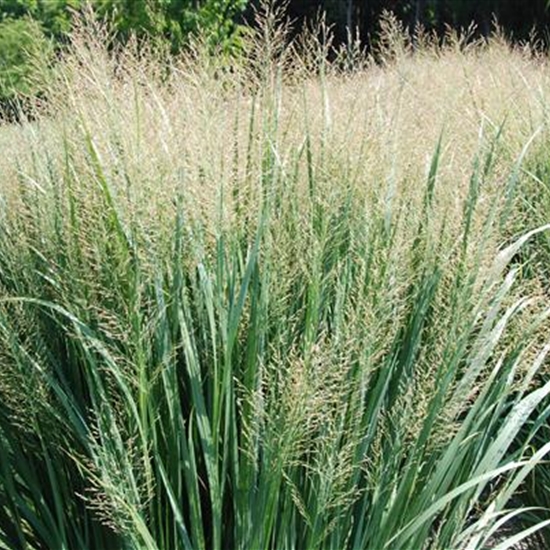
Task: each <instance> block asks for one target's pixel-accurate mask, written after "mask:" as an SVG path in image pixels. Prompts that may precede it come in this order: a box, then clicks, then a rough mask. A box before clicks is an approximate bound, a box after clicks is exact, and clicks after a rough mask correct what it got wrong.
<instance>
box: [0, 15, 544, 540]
mask: <svg viewBox="0 0 550 550" xmlns="http://www.w3.org/2000/svg"><path fill="white" fill-rule="evenodd" d="M262 17H263V23H262V26H260V27H259V28H260V29H261V30H260V31H257V32H256V34H253V33H252V34H251V35H250V36H247V37H246V38H245V40H246V41H248V42H246V43H245V45H244V50H243V53H242V56H241V57H240V58H239V59H238V60H236V61H234V62H233V65H229V64H228V63H229V61H228V60H227V59H223V58H221V57H212V56H211V55H210V54H209V53H206V52H205V50H202V49H201V45H200V42H198V43H197V44H195V46H194V50H192V51H191V52H190V53H189V54H186V55H184V56H183V57H180V58H170V59H168V60H166V59H162V61H161V60H159V55H160V54H158V52H155V51H154V50H151V51H146V50H144V49H140V48H138V47H137V46H136V45H132V44H130V45H129V46H128V47H127V48H126V49H124V50H120V49H119V50H116V49H115V50H112V49H111V50H110V49H109V48H108V47H107V46H106V44H108V42H109V41H108V34H101V33H103V32H105V31H103V30H100V29H95V30H94V32H93V33H90V32H88V31H87V30H86V28H83V29H80V30H79V31H77V32H76V33H75V35H74V37H73V43H72V46H71V49H70V51H69V52H68V54H67V55H66V57H65V58H64V59H63V60H62V61H61V63H60V65H59V66H58V67H57V69H56V71H55V74H53V75H51V81H50V83H49V87H50V88H49V91H48V98H49V103H48V108H47V113H45V114H44V115H43V117H41V118H39V119H38V120H36V121H34V122H32V123H28V124H24V125H21V126H20V127H17V128H8V127H6V128H0V141H2V142H4V141H5V144H4V149H5V150H6V151H7V153H6V154H5V155H4V156H3V158H1V159H0V173H1V174H2V177H1V179H0V181H1V184H0V197H1V202H0V239H1V246H0V357H1V365H2V368H1V370H0V394H1V396H2V405H1V407H0V447H1V448H0V457H1V460H0V541H1V542H0V546H1V547H3V548H10V549H16V548H21V549H46V548H47V549H54V548H55V549H66V550H77V549H82V550H84V549H86V550H88V549H93V548H95V549H98V550H99V549H107V548H109V549H114V550H115V549H138V548H139V549H142V548H147V549H151V550H152V549H158V550H164V549H166V550H168V549H170V550H172V549H182V550H200V549H204V550H206V549H213V550H219V549H222V548H223V549H229V548H231V549H242V550H245V549H246V550H250V549H268V548H272V549H277V550H279V549H288V550H292V549H295V550H302V549H308V550H309V549H312V550H313V549H336V548H342V549H344V548H349V549H358V550H359V549H371V550H381V549H384V548H385V549H388V550H389V549H403V550H405V549H410V550H418V549H420V548H426V549H428V548H429V549H449V548H453V549H455V548H456V549H466V548H468V549H480V550H481V549H482V548H485V547H486V545H487V544H488V543H489V541H490V540H492V539H493V540H494V537H495V534H498V533H499V531H500V529H501V526H502V525H504V524H506V522H507V521H508V520H512V519H513V520H514V521H516V520H517V519H518V517H519V518H522V520H521V521H520V522H519V523H517V525H519V527H518V529H516V530H515V531H514V532H513V533H511V534H510V535H509V536H508V540H506V539H505V540H504V541H503V542H500V543H499V544H500V546H499V548H500V549H501V550H503V549H504V548H507V547H509V545H511V544H513V543H515V541H517V540H519V539H521V538H522V537H524V536H528V535H530V534H531V533H533V532H535V531H536V530H541V529H542V530H543V531H544V529H545V527H546V526H547V525H548V523H549V520H548V513H547V511H546V510H542V509H539V507H540V506H542V507H544V503H542V502H540V501H539V502H536V501H535V502H530V503H529V504H527V500H522V498H524V496H525V494H526V486H527V485H528V484H529V482H532V480H533V479H535V480H538V479H540V478H541V476H547V466H546V462H545V461H546V459H547V454H548V452H549V451H550V445H549V444H548V442H547V441H546V438H545V436H544V434H545V433H546V432H547V426H548V425H547V417H548V412H549V409H548V406H549V401H548V394H549V393H550V383H549V382H548V376H547V372H548V362H547V353H548V350H549V347H548V345H547V341H548V336H549V331H548V313H549V312H548V310H547V306H546V300H545V299H546V298H547V294H548V286H547V281H546V279H545V275H544V273H545V272H543V271H541V270H540V269H539V267H540V266H539V263H537V261H536V260H533V259H532V256H531V255H529V254H527V253H526V251H530V250H533V249H536V250H538V248H539V247H543V246H544V243H546V241H547V238H548V229H549V228H548V226H547V223H548V219H547V215H546V214H545V212H547V211H545V210H544V206H543V203H542V202H538V203H537V205H540V209H539V210H538V212H539V215H538V216H537V217H535V216H533V217H531V216H526V215H525V210H524V209H522V205H523V204H530V198H531V195H532V193H533V192H534V191H533V184H532V182H533V178H532V177H531V179H529V178H530V176H532V174H531V172H532V170H531V169H530V168H528V167H529V166H533V165H534V164H529V163H534V162H535V160H536V159H537V158H540V154H539V153H538V151H540V150H541V149H540V148H541V146H542V145H541V144H543V143H544V140H547V138H548V134H547V129H546V103H545V101H544V99H545V96H546V94H547V93H548V92H549V91H550V81H549V75H550V73H548V69H547V67H546V63H545V61H544V60H542V59H538V58H536V57H533V56H532V55H531V54H528V53H527V52H522V51H517V50H515V49H512V48H511V47H510V46H508V45H507V44H506V43H505V42H504V41H503V40H501V39H499V38H495V39H493V40H491V41H489V43H488V44H472V45H469V44H465V43H462V42H461V41H460V38H457V37H452V36H449V37H448V39H447V41H446V44H444V45H443V46H438V47H436V46H435V45H433V44H428V43H427V44H426V45H425V46H423V48H420V49H419V48H418V47H417V48H416V49H415V50H414V49H412V48H411V47H409V46H408V45H407V41H406V39H405V38H403V37H402V36H401V35H399V36H401V38H399V40H401V42H396V41H397V40H398V36H397V35H396V34H395V33H396V32H397V31H395V26H388V28H387V30H386V32H387V34H388V36H393V39H392V40H393V42H388V41H386V42H384V44H385V46H384V49H381V50H380V52H379V54H378V58H377V63H374V61H373V60H372V59H370V58H368V57H365V56H364V55H363V54H361V52H360V51H359V50H357V51H354V53H353V58H352V59H351V58H350V57H349V56H348V57H347V58H345V59H344V58H343V57H342V56H344V55H347V54H345V53H341V56H340V57H338V56H337V57H336V59H335V60H334V61H332V62H329V61H328V58H327V54H328V53H329V52H328V49H327V48H328V47H327V39H326V37H325V39H323V36H322V35H321V38H320V39H319V38H318V37H319V34H312V35H310V36H309V38H307V37H306V38H303V39H301V42H300V43H294V44H291V45H288V43H287V42H286V40H287V37H286V35H285V33H284V28H283V27H281V26H280V24H279V23H278V18H277V14H276V13H274V12H273V11H269V10H268V11H267V12H266V13H265V14H264V15H263V16H262ZM387 25H390V24H389V23H387ZM390 31H391V32H390ZM392 33H394V34H393V35H392ZM392 44H393V45H394V46H395V45H396V44H397V46H398V47H397V46H396V47H393V49H392V48H391V47H390V46H391V45H392ZM342 59H344V61H345V62H344V61H343V60H342ZM350 59H351V60H350ZM537 154H538V155H539V156H537ZM537 177H538V179H539V180H540V181H545V176H544V174H541V173H539V174H538V176H537ZM535 181H536V180H535ZM533 204H534V203H533ZM537 207H538V206H537ZM541 250H542V248H541ZM542 253H543V252H541V254H542ZM537 258H538V256H537ZM545 472H546V473H545ZM530 494H533V493H530ZM501 540H502V539H501Z"/></svg>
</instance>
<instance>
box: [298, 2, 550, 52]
mask: <svg viewBox="0 0 550 550" xmlns="http://www.w3.org/2000/svg"><path fill="white" fill-rule="evenodd" d="M384 10H388V11H392V12H393V13H395V15H397V17H398V18H399V19H400V20H401V21H403V22H404V24H405V25H406V26H407V27H409V28H411V29H412V28H414V27H415V26H416V25H417V24H421V25H423V26H424V27H426V28H427V29H431V30H436V31H438V32H440V33H443V32H444V31H445V28H446V27H447V26H451V27H453V28H461V27H468V26H469V25H470V24H471V23H472V22H473V23H474V24H475V25H476V28H477V32H478V33H479V34H482V35H486V34H488V33H489V32H490V31H491V29H492V26H493V22H494V21H497V22H498V24H499V26H500V27H501V28H502V29H503V30H504V31H505V32H506V33H507V34H508V36H510V38H512V39H514V40H523V39H527V38H528V37H529V35H530V33H531V32H532V31H533V30H534V31H536V33H537V35H538V37H539V38H541V39H543V40H545V41H546V42H548V40H547V39H548V36H547V34H548V33H547V29H548V27H549V25H550V0H290V3H289V9H288V13H289V16H290V17H291V18H292V19H294V20H295V21H296V22H297V23H298V26H299V23H300V22H303V21H304V20H306V19H308V18H311V17H314V16H315V14H316V13H318V12H319V11H325V12H326V14H327V18H328V21H329V22H330V23H331V24H332V25H333V28H334V32H335V34H336V39H337V40H338V41H345V40H346V36H347V29H349V28H352V29H357V30H358V31H359V33H360V35H361V37H362V38H363V39H364V40H367V39H368V37H372V36H375V35H376V32H377V29H378V24H379V20H380V16H381V14H382V13H383V11H384Z"/></svg>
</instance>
